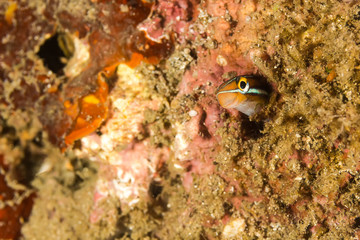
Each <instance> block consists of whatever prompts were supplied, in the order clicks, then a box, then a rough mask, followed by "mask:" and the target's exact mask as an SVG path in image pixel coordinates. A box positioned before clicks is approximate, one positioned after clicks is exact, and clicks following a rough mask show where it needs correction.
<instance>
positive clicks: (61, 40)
mask: <svg viewBox="0 0 360 240" xmlns="http://www.w3.org/2000/svg"><path fill="white" fill-rule="evenodd" d="M73 51H74V43H73V42H72V40H71V37H70V36H68V35H66V34H64V33H56V34H54V35H53V36H52V37H50V38H49V39H47V40H46V41H45V42H44V43H43V44H42V45H41V46H40V50H39V52H38V53H37V55H38V56H39V57H40V58H41V59H42V60H43V63H44V65H45V66H46V67H47V68H49V69H50V70H51V71H52V72H53V73H55V74H56V75H63V74H64V72H63V68H64V67H65V65H66V61H67V60H68V59H70V58H71V57H72V55H73Z"/></svg>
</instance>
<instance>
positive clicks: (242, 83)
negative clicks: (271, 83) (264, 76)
mask: <svg viewBox="0 0 360 240" xmlns="http://www.w3.org/2000/svg"><path fill="white" fill-rule="evenodd" d="M238 87H239V89H240V90H241V91H244V92H247V91H248V90H249V84H248V81H247V79H246V78H245V77H241V78H240V80H239V83H238Z"/></svg>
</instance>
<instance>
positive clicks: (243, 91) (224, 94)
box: [215, 76, 270, 116]
mask: <svg viewBox="0 0 360 240" xmlns="http://www.w3.org/2000/svg"><path fill="white" fill-rule="evenodd" d="M215 94H216V97H217V99H218V101H219V103H220V105H221V106H222V107H223V108H235V109H237V110H239V111H240V112H242V113H244V114H246V115H248V116H251V115H253V114H255V113H257V112H259V111H260V109H261V108H262V107H263V106H264V105H265V104H266V103H267V102H268V100H269V95H270V91H269V86H268V84H266V82H265V81H264V80H263V79H262V78H260V77H257V76H237V77H234V78H232V79H230V80H228V81H226V82H224V83H223V84H221V85H220V86H219V87H218V89H217V90H216V92H215Z"/></svg>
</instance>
